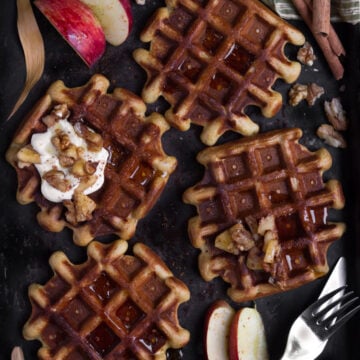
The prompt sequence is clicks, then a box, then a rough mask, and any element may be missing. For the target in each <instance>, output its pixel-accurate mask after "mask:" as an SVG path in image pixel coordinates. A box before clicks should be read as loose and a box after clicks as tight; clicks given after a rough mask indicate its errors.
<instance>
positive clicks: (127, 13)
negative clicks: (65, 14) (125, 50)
mask: <svg viewBox="0 0 360 360" xmlns="http://www.w3.org/2000/svg"><path fill="white" fill-rule="evenodd" d="M81 1H82V2H83V3H84V4H86V5H88V6H89V8H90V9H91V10H92V11H93V13H94V14H95V16H96V17H97V18H98V19H99V21H100V24H101V26H102V28H103V30H104V34H105V39H106V41H108V42H109V43H110V44H111V45H114V46H118V45H120V44H122V43H123V42H124V41H125V40H126V38H127V37H128V35H129V33H130V31H131V28H132V23H133V17H132V12H131V5H130V1H129V0H81Z"/></svg>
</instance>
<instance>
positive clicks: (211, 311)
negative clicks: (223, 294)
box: [203, 300, 235, 360]
mask: <svg viewBox="0 0 360 360" xmlns="http://www.w3.org/2000/svg"><path fill="white" fill-rule="evenodd" d="M222 307H223V308H226V309H227V310H228V312H229V313H230V314H231V315H230V316H231V317H233V316H234V315H235V310H234V309H233V308H232V307H231V306H230V305H229V304H228V303H227V302H226V301H224V300H217V301H215V302H214V303H213V304H212V305H211V306H210V307H209V309H208V311H207V312H206V315H205V320H204V332H203V348H204V355H205V360H210V359H211V358H212V356H211V354H209V353H208V349H207V337H208V328H209V323H210V321H211V317H212V316H213V314H214V312H215V311H216V310H217V309H219V308H222ZM229 334H230V331H228V333H227V334H224V335H225V336H228V335H229ZM227 359H228V357H226V358H225V359H223V360H227Z"/></svg>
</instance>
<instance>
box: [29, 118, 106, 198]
mask: <svg viewBox="0 0 360 360" xmlns="http://www.w3.org/2000/svg"><path fill="white" fill-rule="evenodd" d="M77 125H80V124H75V125H74V126H75V127H76V126H77ZM74 126H73V125H72V124H71V123H70V122H69V121H68V120H66V119H59V120H58V121H56V123H55V124H54V125H53V126H50V127H48V129H47V131H46V132H43V133H37V134H34V135H32V138H31V146H32V147H33V149H34V150H35V151H36V152H38V153H39V155H40V159H41V163H39V164H34V165H35V167H36V169H37V171H38V172H39V174H40V177H41V192H42V194H43V196H44V197H45V198H46V199H48V200H49V201H52V202H56V203H59V202H62V201H64V200H71V199H72V197H73V194H74V191H75V190H76V188H77V187H78V186H79V185H80V183H81V178H79V177H77V176H75V175H73V174H72V173H71V168H69V167H63V166H62V165H61V164H60V161H59V155H60V154H59V151H58V150H57V149H56V147H55V146H54V145H53V143H52V138H53V137H55V136H57V134H59V132H62V133H65V134H66V135H68V137H69V139H70V142H71V143H72V144H74V145H75V146H76V147H81V148H82V154H81V158H82V159H83V160H84V161H90V162H92V163H94V164H96V170H95V173H94V174H93V175H92V176H95V178H96V180H95V182H94V183H93V184H92V185H90V186H89V187H87V188H86V189H85V190H84V192H83V193H84V194H85V195H89V194H91V193H93V192H95V191H96V190H98V189H100V188H101V186H102V185H103V183H104V171H105V166H106V163H107V159H108V157H109V153H108V151H107V150H106V149H105V148H101V149H100V151H96V152H95V151H90V150H89V149H88V145H87V142H86V140H85V139H84V138H83V137H81V136H79V135H78V134H77V133H76V131H75V128H74ZM91 131H92V130H91ZM51 170H59V171H61V172H63V173H64V175H65V177H64V179H66V180H67V181H68V183H69V186H68V188H67V190H66V191H60V190H58V189H56V188H55V187H53V186H52V185H50V184H49V182H47V181H46V180H45V179H44V178H43V175H44V174H46V173H47V172H49V171H51Z"/></svg>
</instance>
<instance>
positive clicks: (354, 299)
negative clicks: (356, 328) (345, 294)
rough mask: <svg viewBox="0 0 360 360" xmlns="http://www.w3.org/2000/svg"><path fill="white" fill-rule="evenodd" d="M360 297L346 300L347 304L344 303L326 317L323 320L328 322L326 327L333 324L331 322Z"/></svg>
mask: <svg viewBox="0 0 360 360" xmlns="http://www.w3.org/2000/svg"><path fill="white" fill-rule="evenodd" d="M358 299H359V298H358V297H355V298H353V299H351V300H349V301H348V302H346V303H345V304H343V305H342V306H341V307H340V308H339V309H337V310H336V311H335V312H334V313H333V314H331V315H330V316H329V317H327V318H326V319H324V320H323V321H322V323H325V322H326V323H327V325H325V326H326V327H329V326H330V325H331V322H332V321H333V319H335V318H337V317H339V316H340V315H342V314H343V313H344V311H345V310H346V309H348V308H349V307H350V306H351V305H352V304H354V302H356V301H357V300H358Z"/></svg>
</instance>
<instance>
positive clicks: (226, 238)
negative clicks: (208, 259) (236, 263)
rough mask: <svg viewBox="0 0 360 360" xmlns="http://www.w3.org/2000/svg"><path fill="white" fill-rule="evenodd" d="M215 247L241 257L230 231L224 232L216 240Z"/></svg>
mask: <svg viewBox="0 0 360 360" xmlns="http://www.w3.org/2000/svg"><path fill="white" fill-rule="evenodd" d="M215 247H216V248H218V249H220V250H224V251H226V252H228V253H230V254H234V255H239V254H240V250H239V249H238V248H237V247H236V245H235V243H234V241H233V240H232V238H231V236H230V233H229V231H228V230H226V231H224V232H222V233H221V234H220V235H218V236H217V237H216V239H215Z"/></svg>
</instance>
